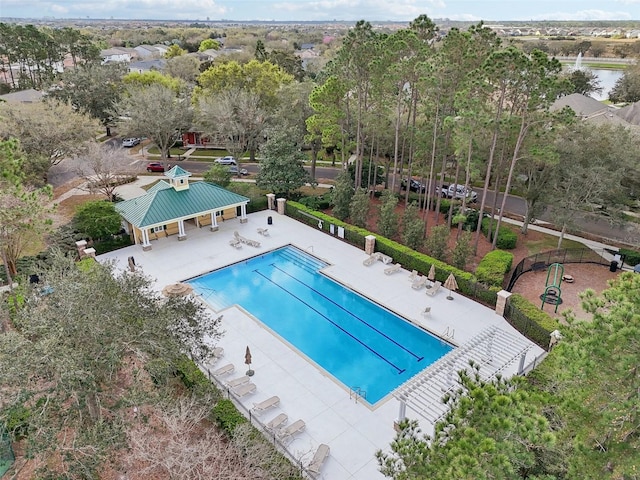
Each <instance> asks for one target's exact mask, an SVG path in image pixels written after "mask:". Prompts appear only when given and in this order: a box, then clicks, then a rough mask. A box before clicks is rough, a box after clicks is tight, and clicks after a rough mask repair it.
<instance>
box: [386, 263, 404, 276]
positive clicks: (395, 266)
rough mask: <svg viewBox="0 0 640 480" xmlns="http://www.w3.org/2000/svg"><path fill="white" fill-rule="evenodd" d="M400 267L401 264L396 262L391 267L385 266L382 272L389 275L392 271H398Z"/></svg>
mask: <svg viewBox="0 0 640 480" xmlns="http://www.w3.org/2000/svg"><path fill="white" fill-rule="evenodd" d="M401 268H402V265H400V264H399V263H396V264H395V265H394V266H393V267H387V268H385V269H384V273H385V274H386V275H391V274H393V273H396V272H398V271H399V270H400V269H401Z"/></svg>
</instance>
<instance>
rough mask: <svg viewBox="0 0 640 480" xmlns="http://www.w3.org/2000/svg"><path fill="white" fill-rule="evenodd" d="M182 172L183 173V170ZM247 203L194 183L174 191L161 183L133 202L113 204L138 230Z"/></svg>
mask: <svg viewBox="0 0 640 480" xmlns="http://www.w3.org/2000/svg"><path fill="white" fill-rule="evenodd" d="M183 171H184V170H183ZM248 202H249V199H248V198H247V197H244V196H242V195H238V194H237V193H233V192H230V191H229V190H225V189H224V188H222V187H219V186H217V185H214V184H212V183H207V182H194V183H190V184H189V188H187V189H184V190H180V191H176V190H175V189H174V188H173V187H171V185H169V184H168V183H166V182H164V181H161V182H158V183H157V184H156V185H154V186H153V187H152V188H151V189H149V191H148V192H147V193H146V194H144V195H142V196H140V197H137V198H132V199H131V200H125V201H124V202H120V203H116V205H115V207H116V211H117V212H118V213H119V214H120V215H121V216H122V217H124V218H125V219H126V220H127V221H129V222H130V223H131V224H132V225H134V226H136V227H138V228H146V227H152V226H156V225H165V224H167V223H171V222H174V221H176V220H178V219H181V218H182V219H184V218H193V217H196V216H198V215H204V214H205V213H207V212H211V211H212V210H223V209H226V208H232V207H236V206H238V205H242V204H247V203H248Z"/></svg>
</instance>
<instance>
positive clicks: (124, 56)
mask: <svg viewBox="0 0 640 480" xmlns="http://www.w3.org/2000/svg"><path fill="white" fill-rule="evenodd" d="M131 50H133V49H131ZM131 50H130V49H125V48H120V47H114V48H107V49H106V50H102V51H101V52H100V57H101V58H102V63H103V64H105V63H112V62H126V63H129V62H130V61H131V59H132V58H133V53H132V52H131ZM134 51H135V50H134Z"/></svg>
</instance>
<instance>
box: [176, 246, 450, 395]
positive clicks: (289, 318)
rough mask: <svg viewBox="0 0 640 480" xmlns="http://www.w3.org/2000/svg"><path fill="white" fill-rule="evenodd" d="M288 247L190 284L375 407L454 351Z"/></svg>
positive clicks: (209, 300)
mask: <svg viewBox="0 0 640 480" xmlns="http://www.w3.org/2000/svg"><path fill="white" fill-rule="evenodd" d="M325 266H327V264H326V263H325V262H323V261H322V260H319V259H317V258H315V257H313V256H311V255H309V254H307V253H305V252H303V251H302V250H299V249H298V248H296V247H293V246H287V247H283V248H279V249H277V250H273V251H271V252H269V253H266V254H264V255H260V256H258V257H254V258H251V259H249V260H246V261H243V262H240V263H236V264H233V265H230V266H228V267H225V268H222V269H219V270H216V271H214V272H211V273H208V274H205V275H202V276H199V277H196V278H194V279H191V280H189V283H190V284H191V285H192V286H193V288H194V289H195V291H196V292H197V293H199V294H200V295H202V298H203V299H204V300H205V301H207V303H209V304H210V305H211V306H212V307H213V308H214V309H215V310H222V309H224V308H227V307H230V306H232V305H235V304H238V305H240V306H242V308H244V309H245V310H247V311H248V312H249V313H251V314H252V315H253V316H254V317H256V318H257V319H259V320H260V321H261V322H262V323H264V325H266V326H267V327H269V328H270V329H271V330H272V331H273V332H275V333H276V334H277V335H279V336H280V337H281V338H282V339H284V340H285V341H287V342H288V343H289V344H291V345H292V346H294V347H295V348H296V349H298V350H299V351H300V352H302V353H303V354H304V355H305V356H307V357H308V358H309V359H311V360H312V361H313V362H315V363H316V364H317V365H319V366H320V367H321V368H323V369H324V370H325V371H326V372H327V373H329V374H330V375H332V376H333V377H334V378H335V379H337V380H338V381H339V382H341V383H342V384H343V385H344V386H345V387H346V388H347V389H350V388H356V387H358V388H360V389H361V390H362V391H364V392H366V400H367V402H369V403H371V404H375V403H376V402H378V401H380V400H381V399H383V398H384V397H385V396H386V395H388V394H389V393H391V392H392V391H393V390H394V389H395V388H397V387H398V386H399V385H401V384H402V383H404V382H405V381H407V380H408V379H409V378H411V377H413V376H414V375H415V374H417V373H418V372H420V371H421V370H423V369H424V368H426V367H428V366H429V365H430V364H432V363H433V362H435V361H436V360H438V359H439V358H440V357H442V356H443V355H445V354H446V353H447V352H449V351H450V350H452V348H453V347H452V346H451V345H449V344H447V343H446V342H444V341H443V340H441V339H439V338H436V337H434V336H433V335H430V334H429V333H428V332H426V331H424V330H422V329H420V328H418V327H416V326H415V325H413V324H411V323H409V322H407V321H406V320H404V319H403V318H401V317H399V316H398V315H396V314H395V313H393V312H391V311H390V310H388V309H386V308H384V307H382V306H380V305H378V304H376V303H375V302H372V301H371V300H369V299H367V298H365V297H363V296H362V295H360V294H358V293H357V292H354V291H353V290H350V289H349V288H346V287H345V286H343V285H341V284H339V283H337V282H336V281H334V280H332V279H330V278H328V277H327V276H325V275H323V274H322V273H321V272H320V270H321V269H322V268H323V267H325Z"/></svg>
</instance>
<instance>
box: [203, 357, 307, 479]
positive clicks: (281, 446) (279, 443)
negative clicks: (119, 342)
mask: <svg viewBox="0 0 640 480" xmlns="http://www.w3.org/2000/svg"><path fill="white" fill-rule="evenodd" d="M199 367H200V369H201V370H202V371H203V372H206V374H207V377H208V378H209V380H210V381H211V383H214V384H215V385H216V386H217V387H218V389H219V390H220V391H221V392H223V394H224V395H225V397H226V398H227V399H229V400H231V401H232V402H233V404H234V405H235V407H236V408H237V409H238V410H239V411H240V412H242V413H243V415H244V416H245V417H246V418H248V419H249V422H250V423H251V425H252V426H253V427H254V428H256V429H257V430H259V431H260V432H261V433H262V434H263V436H264V438H266V439H268V440H269V441H270V442H271V443H272V444H273V445H274V446H275V448H276V449H277V450H278V451H279V452H280V453H282V454H283V455H284V456H285V457H286V458H287V459H288V460H289V461H290V462H291V464H292V465H296V466H297V468H298V470H299V471H300V475H301V476H303V477H304V478H309V479H315V478H316V477H315V476H314V475H313V474H312V473H311V472H309V471H308V470H307V468H306V467H305V465H304V464H303V462H302V459H301V458H300V456H299V454H298V456H296V455H294V453H293V452H291V451H290V450H289V449H288V448H287V445H286V443H285V442H284V441H283V440H286V438H284V439H283V438H280V437H279V436H278V432H277V431H274V430H271V429H269V428H267V426H266V425H265V424H264V423H263V421H262V420H261V419H260V418H258V417H257V416H256V415H255V414H254V413H253V412H252V411H251V409H249V408H247V407H245V406H244V405H243V404H242V402H240V401H239V400H238V399H237V398H236V397H235V396H234V395H233V394H232V393H231V389H230V388H229V387H227V386H226V385H225V384H224V383H223V382H222V381H221V380H220V379H219V378H217V377H215V376H214V375H212V373H211V370H210V369H209V368H208V367H207V366H204V365H200V364H199Z"/></svg>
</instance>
